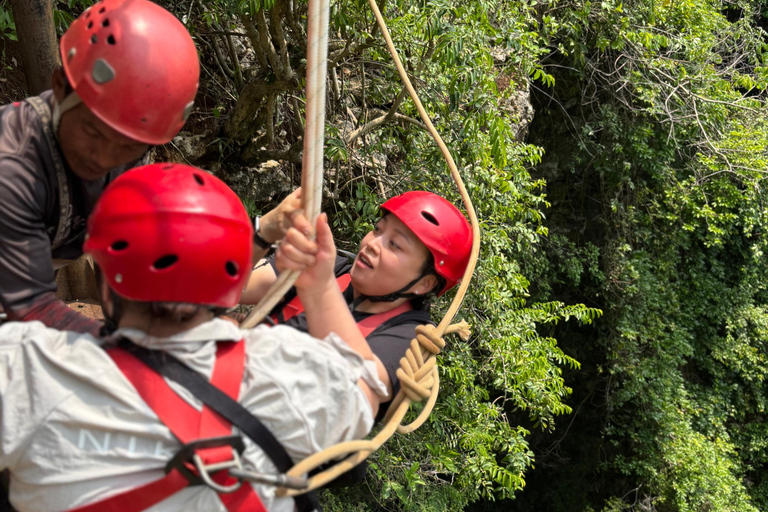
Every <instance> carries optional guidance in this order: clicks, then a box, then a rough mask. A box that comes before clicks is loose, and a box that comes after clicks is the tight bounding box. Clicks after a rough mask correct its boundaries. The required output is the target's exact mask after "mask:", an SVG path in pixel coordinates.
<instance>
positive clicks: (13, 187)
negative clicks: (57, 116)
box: [0, 157, 56, 310]
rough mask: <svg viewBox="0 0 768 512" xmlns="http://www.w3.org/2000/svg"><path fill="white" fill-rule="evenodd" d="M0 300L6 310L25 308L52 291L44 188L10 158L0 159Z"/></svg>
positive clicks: (51, 270) (54, 285) (54, 284)
mask: <svg viewBox="0 0 768 512" xmlns="http://www.w3.org/2000/svg"><path fill="white" fill-rule="evenodd" d="M0 177H2V179H0V204H2V205H3V212H2V215H0V297H1V298H2V303H3V306H4V307H5V308H6V309H10V310H15V309H18V308H24V307H28V306H29V305H30V303H31V302H32V301H33V300H34V299H35V297H37V296H38V295H40V294H43V293H45V292H55V291H56V281H55V279H54V273H53V264H52V263H51V245H50V239H49V237H48V233H47V232H46V229H45V222H44V220H43V208H44V203H45V184H44V183H42V181H40V180H37V179H36V174H35V173H34V172H30V170H28V169H26V168H25V166H24V165H23V164H22V163H20V162H18V161H17V160H15V159H14V158H11V157H5V158H2V159H0Z"/></svg>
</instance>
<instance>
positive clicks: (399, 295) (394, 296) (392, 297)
mask: <svg viewBox="0 0 768 512" xmlns="http://www.w3.org/2000/svg"><path fill="white" fill-rule="evenodd" d="M430 273H431V272H428V273H426V274H421V275H420V276H419V277H417V278H416V279H414V280H413V281H411V282H410V283H408V284H407V285H405V286H403V287H402V288H400V289H399V290H398V291H396V292H392V293H389V294H387V295H360V296H359V297H357V298H356V299H355V300H353V301H352V303H351V304H350V305H349V310H350V311H354V310H355V309H357V307H358V306H359V305H360V304H362V303H363V302H365V301H366V300H368V301H371V302H395V301H396V300H398V299H409V300H410V299H413V298H415V297H418V296H419V294H418V293H405V290H408V289H410V288H411V287H412V286H413V285H415V284H416V283H418V282H419V281H421V278H423V277H426V276H428V275H429V274H430Z"/></svg>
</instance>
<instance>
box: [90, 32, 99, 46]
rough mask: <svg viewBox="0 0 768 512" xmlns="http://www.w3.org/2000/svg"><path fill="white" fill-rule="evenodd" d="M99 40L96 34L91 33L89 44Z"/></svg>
mask: <svg viewBox="0 0 768 512" xmlns="http://www.w3.org/2000/svg"><path fill="white" fill-rule="evenodd" d="M98 41H99V38H98V37H96V34H93V35H92V36H91V44H96V43H97V42H98Z"/></svg>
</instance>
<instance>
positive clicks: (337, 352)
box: [241, 326, 384, 461]
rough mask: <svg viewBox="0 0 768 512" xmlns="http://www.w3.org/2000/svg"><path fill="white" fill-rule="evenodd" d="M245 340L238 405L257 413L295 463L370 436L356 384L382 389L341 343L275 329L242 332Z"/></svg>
mask: <svg viewBox="0 0 768 512" xmlns="http://www.w3.org/2000/svg"><path fill="white" fill-rule="evenodd" d="M246 340H247V343H248V346H247V349H246V350H247V351H248V362H247V367H246V372H247V374H246V376H245V379H244V380H245V381H246V392H247V396H246V397H242V396H241V398H245V399H246V400H245V401H243V400H241V402H242V403H243V405H245V406H246V407H249V408H251V407H252V408H255V410H253V409H252V412H253V413H254V414H256V415H257V416H258V417H259V418H260V419H261V420H262V421H263V422H264V423H265V425H267V427H268V428H269V429H270V430H271V431H272V433H273V434H275V436H276V437H278V439H279V440H280V442H281V443H283V445H284V446H285V448H286V450H287V451H288V453H289V454H290V455H291V457H292V458H293V459H294V460H295V461H298V460H301V459H302V458H304V457H307V456H309V455H311V454H313V453H316V452H318V451H320V450H322V449H324V448H327V447H329V446H332V445H334V444H336V443H339V442H343V441H350V440H353V439H361V438H363V437H365V436H366V435H367V434H368V432H369V431H370V429H371V427H372V426H373V412H372V410H371V406H370V404H369V402H368V399H367V398H366V396H365V394H364V393H363V391H362V390H361V389H360V387H359V386H358V385H357V382H358V380H360V379H361V378H363V379H364V380H366V382H369V383H370V384H371V386H372V387H373V388H374V389H377V388H383V386H384V385H383V383H381V381H380V380H379V379H378V377H377V376H376V374H375V373H374V372H373V371H372V370H371V368H369V367H366V365H365V364H364V362H363V359H362V358H361V357H360V356H359V355H358V354H357V353H355V352H354V351H352V350H351V349H349V347H347V345H346V344H345V343H344V342H343V341H342V340H341V339H339V338H338V337H337V336H335V335H333V334H331V335H330V336H328V338H326V339H324V340H319V339H316V338H313V337H311V336H309V335H308V334H305V333H302V332H300V331H297V330H296V329H293V328H291V327H286V326H277V327H272V328H269V327H258V328H256V329H254V330H251V331H246ZM260 381H261V382H260Z"/></svg>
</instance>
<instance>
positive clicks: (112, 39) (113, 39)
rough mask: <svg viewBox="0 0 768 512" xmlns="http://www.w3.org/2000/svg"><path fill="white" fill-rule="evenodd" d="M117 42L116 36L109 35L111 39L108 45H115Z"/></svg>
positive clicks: (108, 38)
mask: <svg viewBox="0 0 768 512" xmlns="http://www.w3.org/2000/svg"><path fill="white" fill-rule="evenodd" d="M116 42H117V41H115V36H113V35H112V34H109V37H107V43H108V44H111V45H114V44H115V43H116Z"/></svg>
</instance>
